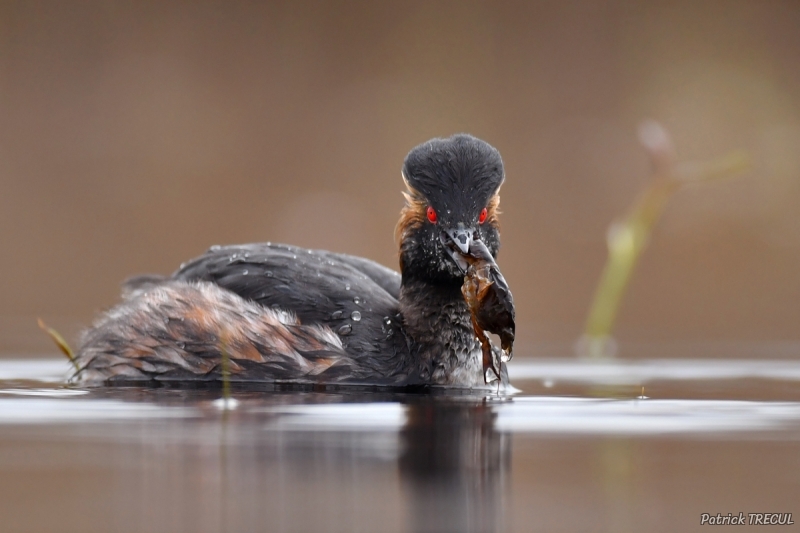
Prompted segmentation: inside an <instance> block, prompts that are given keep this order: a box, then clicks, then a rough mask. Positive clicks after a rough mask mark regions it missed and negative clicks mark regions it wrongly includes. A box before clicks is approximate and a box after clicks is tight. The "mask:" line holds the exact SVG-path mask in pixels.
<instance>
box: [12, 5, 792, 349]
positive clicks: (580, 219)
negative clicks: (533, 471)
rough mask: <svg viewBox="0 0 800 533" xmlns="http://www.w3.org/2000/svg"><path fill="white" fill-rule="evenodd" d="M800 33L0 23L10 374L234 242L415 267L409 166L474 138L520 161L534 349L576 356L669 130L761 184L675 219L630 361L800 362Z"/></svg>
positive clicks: (688, 15)
mask: <svg viewBox="0 0 800 533" xmlns="http://www.w3.org/2000/svg"><path fill="white" fill-rule="evenodd" d="M798 28H800V3H798V2H797V1H795V0H787V1H783V2H781V1H759V2H756V1H752V2H744V1H732V0H725V1H710V0H706V1H703V2H697V1H694V0H689V1H685V2H677V1H668V2H657V1H647V2H641V1H630V2H622V1H620V2H602V1H595V0H587V1H583V2H568V1H553V2H517V3H515V2H467V1H456V2H431V1H424V2H410V1H402V2H399V1H397V2H369V1H365V2H299V1H290V2H259V3H252V4H250V3H238V2H237V3H234V2H218V3H197V2H186V3H178V2H107V1H97V2H78V1H72V2H55V1H52V2H35V1H22V2H14V1H9V0H5V1H3V2H0V221H1V223H0V245H2V251H3V261H2V271H1V272H2V275H1V276H0V350H2V351H3V352H5V353H18V354H19V353H41V352H49V353H53V352H54V349H53V347H52V346H51V344H50V342H49V340H48V339H46V338H45V337H44V336H43V335H42V334H41V333H40V332H39V331H38V329H37V328H36V325H35V318H36V317H37V316H41V317H43V318H45V319H46V320H47V321H48V322H50V323H51V324H53V325H54V326H57V327H58V328H60V329H62V330H64V331H65V332H66V333H67V334H69V335H70V336H73V335H74V334H75V333H76V332H77V331H78V329H79V328H80V327H81V325H83V324H86V323H88V322H89V321H90V320H91V319H92V317H93V316H94V315H95V313H97V312H98V311H99V310H101V309H103V308H104V307H107V306H109V305H111V304H113V303H114V302H115V301H116V300H117V298H118V284H119V282H120V281H121V280H122V279H124V278H125V277H127V276H129V275H132V274H136V273H142V272H162V273H167V272H170V271H172V270H174V269H175V268H176V267H177V266H178V265H179V264H180V263H181V261H183V260H186V259H188V258H191V257H193V256H195V255H197V254H200V253H202V252H203V251H204V250H205V249H206V248H207V247H208V246H209V245H211V244H215V243H235V242H245V241H261V240H264V241H266V240H272V241H285V242H291V243H295V244H300V245H304V246H311V247H324V248H329V249H332V250H336V251H343V252H349V253H354V254H360V255H365V256H369V257H372V258H374V259H376V260H378V261H380V262H382V263H384V264H386V265H390V266H393V267H395V266H396V263H397V260H396V252H395V243H394V241H393V237H392V235H393V228H394V223H395V221H396V217H397V214H398V211H399V209H400V207H401V204H402V198H401V196H400V189H401V180H400V166H401V163H402V161H403V157H404V156H405V154H406V152H407V151H408V150H409V149H410V148H412V147H413V146H415V145H416V144H418V143H420V142H423V141H425V140H427V139H428V138H430V137H433V136H447V135H450V134H452V133H455V132H461V131H466V132H470V133H473V134H474V135H477V136H479V137H482V138H484V139H485V140H487V141H489V142H490V143H492V144H493V145H495V146H496V147H497V148H498V149H499V150H500V151H501V153H502V154H503V157H504V160H505V163H506V171H507V178H508V179H507V182H506V185H505V186H504V188H503V194H502V198H503V201H502V208H503V211H504V213H505V214H504V216H503V219H502V222H503V238H504V248H503V250H502V252H501V255H500V266H501V267H502V269H503V272H504V273H505V275H506V277H507V279H508V280H509V282H510V283H511V286H512V288H513V289H514V295H515V300H516V302H517V306H518V319H519V322H518V324H519V325H518V328H519V331H520V341H521V343H522V344H520V347H523V346H524V347H525V348H524V349H525V350H526V351H527V353H530V354H551V355H552V354H558V353H569V351H570V348H569V347H570V346H571V344H572V342H573V341H574V340H575V339H576V338H577V337H578V336H579V335H580V333H581V330H582V327H583V323H584V320H585V317H586V312H587V309H588V306H589V303H590V300H591V296H592V293H593V289H594V285H595V283H596V281H597V279H598V276H599V274H600V269H601V267H602V265H603V262H604V260H605V254H606V251H605V242H604V239H605V232H606V227H607V225H608V223H609V222H610V220H611V219H612V218H614V217H615V216H616V215H618V214H620V213H622V212H623V211H624V210H625V209H626V208H627V206H628V205H629V204H630V203H631V202H632V200H633V199H634V197H635V196H636V194H637V193H638V192H640V191H641V190H642V188H643V187H644V186H645V185H646V184H647V183H648V177H649V167H648V161H647V158H646V156H645V154H644V152H643V150H642V149H641V148H640V146H639V145H638V144H637V141H636V128H637V125H638V124H639V123H640V121H641V120H642V119H645V118H654V119H656V120H659V121H661V122H662V123H663V124H664V125H665V126H666V127H667V128H668V129H669V130H670V131H671V132H672V134H673V137H674V141H675V144H676V146H677V150H678V153H679V158H680V159H681V160H693V159H705V158H710V157H713V156H718V155H722V154H724V153H726V152H728V151H730V150H733V149H737V148H744V149H747V150H749V151H750V153H751V154H752V157H753V159H754V165H753V168H752V170H751V171H750V172H749V173H747V174H746V175H742V176H740V177H738V178H735V179H732V180H728V181H726V182H724V183H718V184H713V185H708V186H703V187H698V188H695V189H692V190H688V191H683V192H681V193H679V194H678V195H677V196H676V197H675V198H674V200H673V201H672V202H671V203H670V205H669V207H668V209H667V211H666V213H665V217H664V219H663V220H662V221H661V223H660V224H659V226H658V228H657V231H656V233H655V235H654V239H653V241H652V243H651V248H650V249H649V250H648V252H647V253H646V254H645V257H644V259H643V262H642V263H641V265H640V268H639V269H638V271H637V272H636V275H635V279H634V282H633V284H632V286H631V287H630V291H629V293H628V295H627V297H626V299H625V301H624V303H623V307H622V310H621V315H620V320H619V323H618V328H617V334H618V335H617V336H618V338H619V339H620V341H621V342H622V353H623V354H625V355H629V356H636V355H640V354H642V353H645V352H646V350H645V349H642V350H639V349H638V348H636V349H634V348H630V347H637V346H639V347H642V346H654V345H667V346H690V345H696V344H697V343H701V344H702V343H712V344H713V343H718V344H719V343H721V344H719V345H722V346H728V347H734V348H732V349H733V350H734V351H735V350H736V349H739V350H741V349H742V347H753V348H752V349H754V350H757V349H761V348H758V347H763V346H768V347H770V346H771V347H772V348H770V349H771V350H773V352H774V351H775V350H778V351H781V353H784V354H789V355H797V354H800V349H797V350H795V348H794V347H795V346H796V345H795V344H794V343H793V341H797V340H800V330H799V329H798V326H800V298H798V296H800V212H798V211H800V210H799V209H798V207H800V61H799V60H800V31H798ZM626 346H627V347H628V348H626ZM736 347H738V348H736ZM750 349H751V348H746V350H750ZM667 351H669V352H670V353H673V352H675V350H667ZM677 351H680V350H677ZM723 351H725V350H723ZM768 351H769V350H768ZM518 353H522V351H520V352H518ZM726 353H727V355H730V353H728V352H726ZM678 355H679V354H678ZM750 355H752V353H751V354H750Z"/></svg>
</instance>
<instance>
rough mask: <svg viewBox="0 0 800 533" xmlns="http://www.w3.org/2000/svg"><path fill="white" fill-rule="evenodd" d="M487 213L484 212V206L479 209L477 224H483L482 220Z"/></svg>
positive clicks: (484, 219) (483, 220)
mask: <svg viewBox="0 0 800 533" xmlns="http://www.w3.org/2000/svg"><path fill="white" fill-rule="evenodd" d="M487 214H488V213H487V212H486V208H485V207H484V208H483V210H482V211H481V214H480V215H478V224H483V223H484V222H486V215H487Z"/></svg>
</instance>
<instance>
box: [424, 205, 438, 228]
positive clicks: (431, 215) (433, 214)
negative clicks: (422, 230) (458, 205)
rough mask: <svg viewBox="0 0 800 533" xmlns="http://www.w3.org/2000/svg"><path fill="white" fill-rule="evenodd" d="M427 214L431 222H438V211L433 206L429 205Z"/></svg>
mask: <svg viewBox="0 0 800 533" xmlns="http://www.w3.org/2000/svg"><path fill="white" fill-rule="evenodd" d="M426 214H427V215H428V220H430V222H431V224H436V211H434V210H433V208H432V207H431V206H428V211H427V213H426Z"/></svg>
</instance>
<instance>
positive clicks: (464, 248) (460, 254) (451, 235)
mask: <svg viewBox="0 0 800 533" xmlns="http://www.w3.org/2000/svg"><path fill="white" fill-rule="evenodd" d="M474 236H475V230H473V229H464V227H463V225H462V226H461V227H459V228H457V229H450V230H442V233H441V234H440V236H439V238H440V240H441V241H442V244H443V245H444V250H445V252H447V255H449V256H450V259H452V260H453V262H454V263H455V264H456V265H457V266H458V268H459V270H461V272H464V273H466V272H467V268H468V267H469V264H468V263H467V261H466V259H464V256H465V255H468V254H469V247H470V245H471V244H472V241H473V240H474V239H473V237H474Z"/></svg>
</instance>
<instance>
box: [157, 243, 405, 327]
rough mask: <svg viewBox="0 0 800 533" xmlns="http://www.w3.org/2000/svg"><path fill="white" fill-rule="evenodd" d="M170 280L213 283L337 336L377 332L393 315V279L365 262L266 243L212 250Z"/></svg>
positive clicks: (395, 282)
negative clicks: (323, 328) (334, 333)
mask: <svg viewBox="0 0 800 533" xmlns="http://www.w3.org/2000/svg"><path fill="white" fill-rule="evenodd" d="M172 278H173V279H176V280H183V281H210V282H213V283H215V284H217V285H219V286H220V287H223V288H225V289H227V290H229V291H231V292H234V293H236V294H238V295H239V296H241V297H242V298H245V299H247V300H251V301H254V302H256V303H258V304H261V305H263V306H265V307H273V308H280V309H283V310H285V311H290V312H292V313H294V314H295V315H297V317H298V318H299V319H300V321H301V322H302V323H303V324H314V323H317V324H324V325H327V326H329V327H330V328H331V329H333V331H335V332H337V333H339V334H340V335H342V336H346V335H348V334H349V333H350V331H352V330H354V329H356V328H359V329H361V330H362V331H377V332H380V331H381V330H382V327H381V322H382V321H383V320H384V319H386V318H387V317H389V319H390V320H391V318H392V317H393V316H394V315H396V314H397V312H398V301H397V297H398V294H399V288H400V275H399V274H397V273H396V272H393V271H392V270H390V269H388V268H386V267H383V266H381V265H379V264H377V263H375V262H373V261H369V260H367V259H363V258H359V257H355V256H351V255H344V254H335V253H332V252H328V251H324V250H309V249H306V248H299V247H295V246H286V245H279V244H271V243H264V244H246V245H234V246H224V247H213V248H211V249H210V250H209V251H208V252H206V253H205V254H204V255H202V256H200V257H198V258H196V259H194V260H192V261H189V262H188V263H185V264H184V265H183V266H182V267H181V268H180V269H179V270H178V271H177V272H175V273H174V274H173V275H172ZM353 333H354V334H355V333H356V332H355V331H353Z"/></svg>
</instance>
